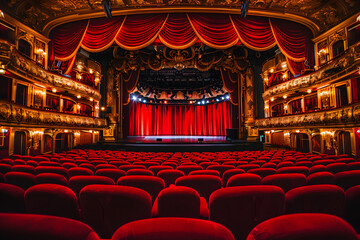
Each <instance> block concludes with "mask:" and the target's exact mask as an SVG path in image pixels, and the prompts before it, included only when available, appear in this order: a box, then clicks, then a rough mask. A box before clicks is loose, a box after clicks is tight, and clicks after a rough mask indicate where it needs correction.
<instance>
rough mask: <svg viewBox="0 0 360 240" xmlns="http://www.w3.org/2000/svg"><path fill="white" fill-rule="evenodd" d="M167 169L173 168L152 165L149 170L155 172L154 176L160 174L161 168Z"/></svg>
mask: <svg viewBox="0 0 360 240" xmlns="http://www.w3.org/2000/svg"><path fill="white" fill-rule="evenodd" d="M166 169H170V170H171V169H173V168H172V167H170V166H150V167H149V170H150V171H152V172H153V174H154V176H156V175H157V174H158V172H160V171H161V170H166Z"/></svg>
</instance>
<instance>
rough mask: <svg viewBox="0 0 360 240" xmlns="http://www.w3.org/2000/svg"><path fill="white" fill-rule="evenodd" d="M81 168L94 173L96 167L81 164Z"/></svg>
mask: <svg viewBox="0 0 360 240" xmlns="http://www.w3.org/2000/svg"><path fill="white" fill-rule="evenodd" d="M79 167H82V168H87V169H90V170H91V171H92V172H93V173H94V172H95V166H94V165H92V164H90V163H81V164H80V165H79Z"/></svg>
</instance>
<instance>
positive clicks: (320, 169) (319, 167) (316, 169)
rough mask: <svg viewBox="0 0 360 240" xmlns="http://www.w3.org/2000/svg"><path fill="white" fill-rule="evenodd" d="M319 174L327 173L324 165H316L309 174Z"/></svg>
mask: <svg viewBox="0 0 360 240" xmlns="http://www.w3.org/2000/svg"><path fill="white" fill-rule="evenodd" d="M317 172H327V169H326V166H324V165H315V166H312V167H311V168H310V169H309V174H312V173H317Z"/></svg>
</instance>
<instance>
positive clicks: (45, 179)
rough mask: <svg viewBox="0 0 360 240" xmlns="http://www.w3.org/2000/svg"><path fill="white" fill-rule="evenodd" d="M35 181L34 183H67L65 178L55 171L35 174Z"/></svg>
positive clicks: (63, 184)
mask: <svg viewBox="0 0 360 240" xmlns="http://www.w3.org/2000/svg"><path fill="white" fill-rule="evenodd" d="M35 182H36V184H42V183H52V184H59V185H62V186H66V187H67V186H68V185H69V184H68V181H67V179H66V178H65V177H64V176H63V175H60V174H57V173H40V174H38V175H36V176H35Z"/></svg>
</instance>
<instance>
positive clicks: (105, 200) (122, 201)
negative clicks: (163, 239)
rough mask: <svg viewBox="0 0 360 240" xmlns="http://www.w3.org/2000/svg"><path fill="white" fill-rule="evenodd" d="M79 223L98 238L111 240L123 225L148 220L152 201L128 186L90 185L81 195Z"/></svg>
mask: <svg viewBox="0 0 360 240" xmlns="http://www.w3.org/2000/svg"><path fill="white" fill-rule="evenodd" d="M79 201H80V206H81V209H82V219H83V221H84V222H85V223H87V224H89V226H90V227H92V228H93V229H94V230H95V231H96V232H97V233H98V234H99V236H100V237H101V238H110V237H111V236H112V235H113V233H114V232H115V231H116V229H118V228H119V227H121V226H122V225H124V224H125V223H128V222H132V221H135V220H139V219H145V218H150V217H151V197H150V195H149V194H148V193H147V192H146V191H144V190H141V189H138V188H134V187H127V186H111V185H89V186H86V187H84V188H83V189H82V190H81V192H80V197H79Z"/></svg>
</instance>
